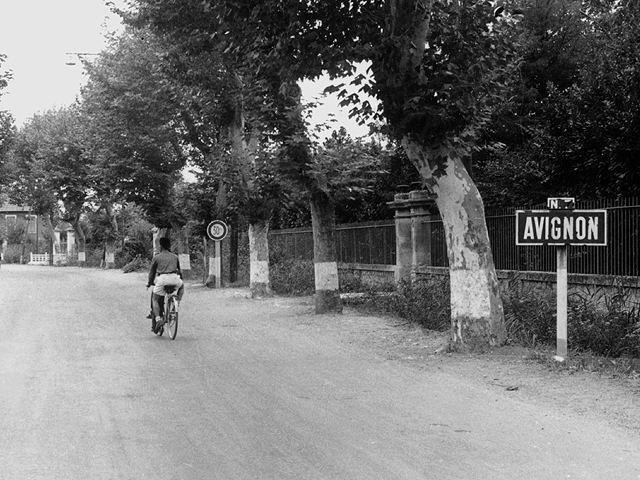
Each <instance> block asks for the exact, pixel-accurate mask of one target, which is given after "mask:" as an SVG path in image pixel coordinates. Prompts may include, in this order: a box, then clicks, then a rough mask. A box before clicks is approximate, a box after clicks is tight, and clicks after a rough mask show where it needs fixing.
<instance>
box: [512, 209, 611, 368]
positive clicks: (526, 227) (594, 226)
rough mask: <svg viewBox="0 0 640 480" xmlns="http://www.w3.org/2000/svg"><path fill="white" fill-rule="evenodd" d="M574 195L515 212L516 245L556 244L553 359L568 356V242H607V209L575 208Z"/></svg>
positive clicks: (583, 243) (584, 243)
mask: <svg viewBox="0 0 640 480" xmlns="http://www.w3.org/2000/svg"><path fill="white" fill-rule="evenodd" d="M574 207H575V199H574V198H549V199H547V208H548V210H517V211H516V245H518V246H540V245H555V246H556V262H557V264H556V268H557V273H556V287H557V297H558V298H557V302H556V305H557V310H556V360H558V361H564V359H565V358H566V356H567V338H568V337H567V306H568V300H567V299H568V293H567V290H568V288H567V284H568V271H567V245H592V246H606V245H607V211H606V210H575V209H574Z"/></svg>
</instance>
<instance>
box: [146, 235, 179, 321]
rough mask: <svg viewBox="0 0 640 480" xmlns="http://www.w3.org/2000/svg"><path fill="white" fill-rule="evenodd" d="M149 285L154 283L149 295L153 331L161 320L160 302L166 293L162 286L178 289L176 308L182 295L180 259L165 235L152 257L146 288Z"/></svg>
mask: <svg viewBox="0 0 640 480" xmlns="http://www.w3.org/2000/svg"><path fill="white" fill-rule="evenodd" d="M151 285H154V287H153V293H152V295H151V305H152V310H153V312H152V315H153V317H152V320H154V321H153V322H152V326H151V330H153V331H155V327H156V325H158V324H159V323H161V322H162V316H161V315H160V302H162V301H164V295H165V293H166V291H165V289H164V287H166V286H169V285H172V286H175V287H176V288H177V289H178V292H177V295H176V299H177V303H176V309H177V308H178V305H179V304H180V301H181V300H182V296H183V295H184V282H183V281H182V271H181V270H180V260H179V258H178V256H177V255H176V254H175V253H172V252H171V240H169V239H168V238H166V237H162V238H161V239H160V253H158V254H157V255H156V256H155V257H153V260H152V261H151V268H150V269H149V279H148V281H147V288H149V287H150V286H151Z"/></svg>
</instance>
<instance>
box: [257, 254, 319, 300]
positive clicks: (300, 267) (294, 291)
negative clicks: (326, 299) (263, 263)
mask: <svg viewBox="0 0 640 480" xmlns="http://www.w3.org/2000/svg"><path fill="white" fill-rule="evenodd" d="M269 282H270V283H271V288H272V289H273V291H274V292H275V293H277V294H279V295H312V294H313V293H314V292H315V288H316V286H315V274H314V271H313V262H312V261H311V260H282V261H280V262H278V263H274V264H272V265H271V266H270V267H269Z"/></svg>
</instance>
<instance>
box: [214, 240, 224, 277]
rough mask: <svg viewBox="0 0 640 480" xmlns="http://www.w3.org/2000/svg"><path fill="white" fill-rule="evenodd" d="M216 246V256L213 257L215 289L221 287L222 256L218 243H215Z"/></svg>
mask: <svg viewBox="0 0 640 480" xmlns="http://www.w3.org/2000/svg"><path fill="white" fill-rule="evenodd" d="M214 243H215V244H216V256H215V265H214V266H215V273H216V288H220V287H221V286H222V255H221V251H220V250H221V249H220V242H219V241H215V242H214Z"/></svg>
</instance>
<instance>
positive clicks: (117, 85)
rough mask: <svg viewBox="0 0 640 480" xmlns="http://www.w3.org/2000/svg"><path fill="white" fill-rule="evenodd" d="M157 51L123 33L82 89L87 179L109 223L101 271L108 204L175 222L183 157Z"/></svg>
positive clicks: (175, 106) (110, 244)
mask: <svg viewBox="0 0 640 480" xmlns="http://www.w3.org/2000/svg"><path fill="white" fill-rule="evenodd" d="M163 53H164V51H163V50H162V48H161V47H160V46H158V44H157V43H154V42H153V41H152V39H149V38H145V37H144V36H143V35H135V34H132V32H129V31H125V32H124V33H123V34H122V35H121V36H119V37H114V38H112V39H111V43H110V45H109V47H108V48H107V49H106V50H105V51H103V52H102V53H101V54H100V55H99V56H98V57H97V58H96V59H95V60H93V61H91V62H85V68H86V70H87V72H88V74H89V80H88V82H87V85H86V86H85V87H84V88H83V90H82V103H81V106H82V113H83V115H84V118H85V129H86V132H87V136H86V140H87V155H89V156H90V157H91V169H90V171H89V177H90V178H91V179H92V182H93V185H94V190H95V192H96V197H97V198H98V203H99V204H100V205H101V206H102V208H103V209H104V212H105V214H106V215H107V216H108V217H109V218H110V219H111V220H110V225H112V228H111V229H112V233H113V235H111V236H108V237H106V238H107V240H108V241H107V244H106V249H107V253H106V257H107V258H108V261H106V263H107V266H110V267H111V266H113V265H114V263H113V255H114V253H115V240H116V238H117V236H118V222H117V221H116V218H115V216H116V215H117V209H114V205H115V204H118V203H123V202H135V203H136V204H137V205H139V206H140V207H141V208H142V209H143V210H144V211H145V213H146V214H147V215H148V216H149V218H150V219H151V221H152V222H153V223H154V224H155V225H157V226H158V227H160V228H167V227H168V228H170V227H171V226H173V225H176V224H179V223H180V218H179V215H176V212H175V211H174V209H173V205H172V201H171V197H172V188H173V185H174V183H175V182H176V181H177V180H178V179H179V177H180V170H181V169H182V167H183V166H184V164H185V161H186V155H185V151H184V149H183V146H182V144H181V141H180V136H179V132H178V130H179V119H178V115H179V112H180V110H179V101H178V99H176V95H175V92H174V90H173V89H172V87H171V85H168V83H167V81H166V78H165V76H164V75H163V74H162V72H161V71H160V70H159V62H158V56H160V55H162V54H163Z"/></svg>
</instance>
